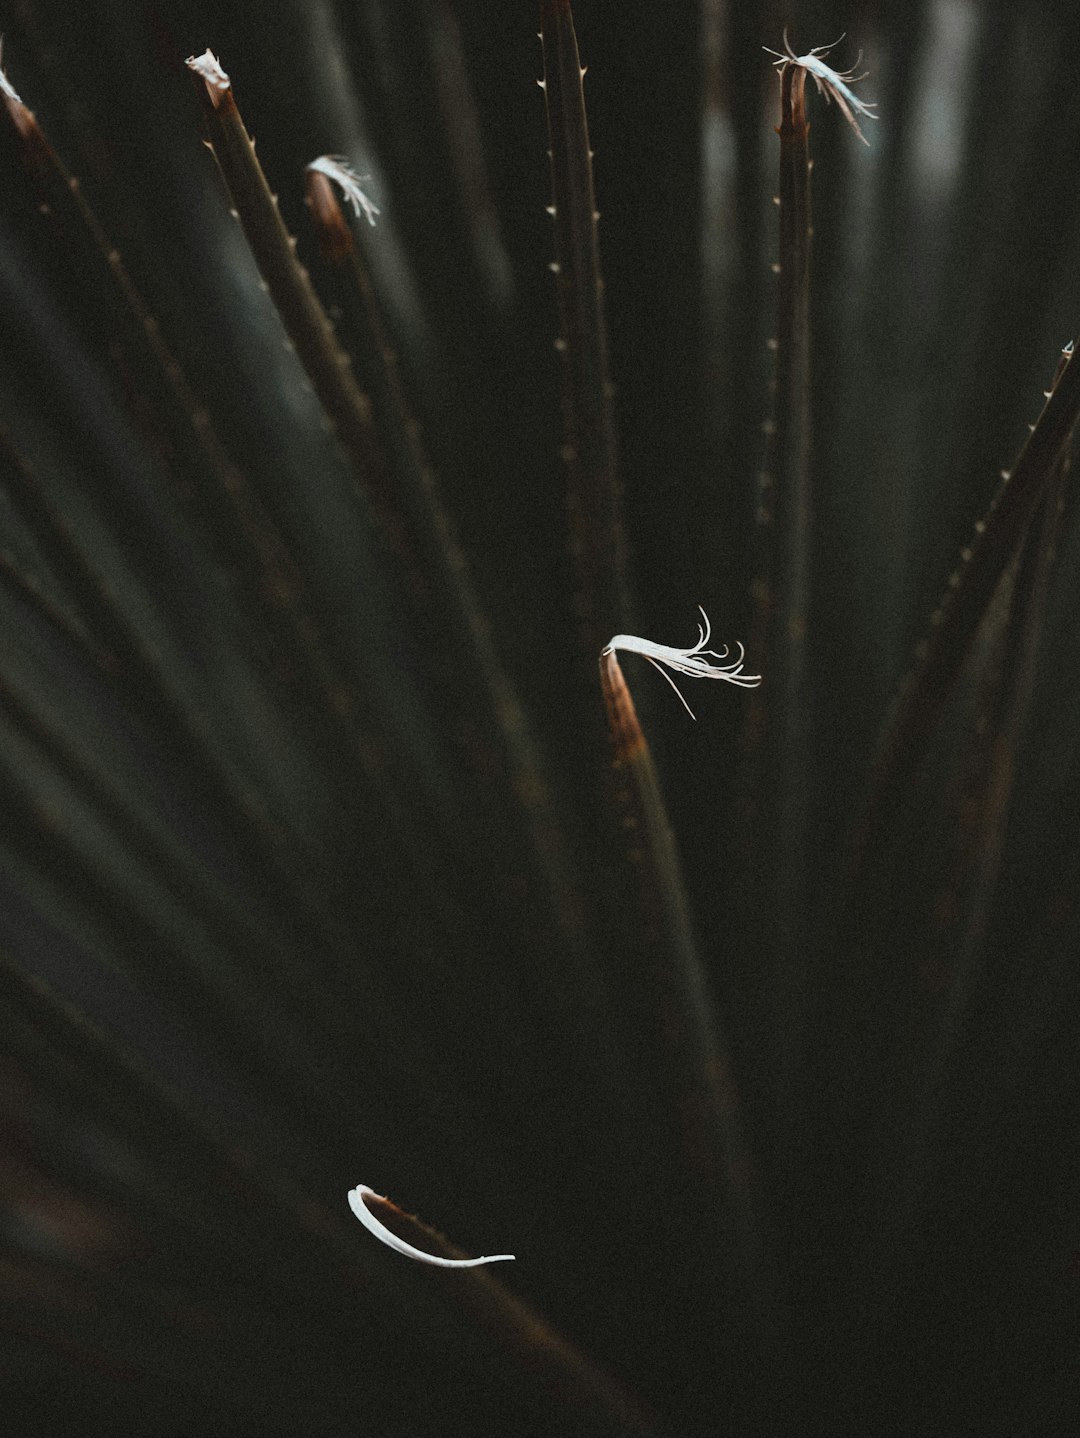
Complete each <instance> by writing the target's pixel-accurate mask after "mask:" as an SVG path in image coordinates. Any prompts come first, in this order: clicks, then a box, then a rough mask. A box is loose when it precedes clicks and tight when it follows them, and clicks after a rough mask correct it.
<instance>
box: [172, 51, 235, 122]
mask: <svg viewBox="0 0 1080 1438" xmlns="http://www.w3.org/2000/svg"><path fill="white" fill-rule="evenodd" d="M184 63H185V65H187V67H188V69H189V70H192V71H194V73H195V74H196V75H198V77H199V79H200V80H202V81H203V83H204V84H205V86H206V89H207V93H208V94H209V96H210V98H211V100H212V101H213V102H214V106H215V108H216V107H217V104H218V101H219V98H220V97H221V96H222V95H224V93H225V91H226V90H228V89H229V87H230V85H231V84H232V81H231V80H230V79H229V77H228V75H226V73H225V71H224V70H223V69H222V68H221V62H220V61H219V60H218V57H217V56H216V55H215V54H214V53H213V51H212V50H209V49H207V50H204V51H203V53H202V54H201V55H189V56H188V58H187V59H186V60H185V61H184Z"/></svg>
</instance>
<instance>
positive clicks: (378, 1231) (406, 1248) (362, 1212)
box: [349, 1183, 514, 1268]
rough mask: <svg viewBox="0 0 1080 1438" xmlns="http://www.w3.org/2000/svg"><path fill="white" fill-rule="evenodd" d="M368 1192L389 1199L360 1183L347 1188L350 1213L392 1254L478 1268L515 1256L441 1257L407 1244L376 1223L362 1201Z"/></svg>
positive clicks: (441, 1265) (445, 1265)
mask: <svg viewBox="0 0 1080 1438" xmlns="http://www.w3.org/2000/svg"><path fill="white" fill-rule="evenodd" d="M369 1194H370V1196H371V1197H372V1198H375V1199H380V1200H382V1202H384V1203H388V1202H389V1201H390V1200H389V1199H385V1198H383V1195H382V1194H380V1193H376V1192H375V1190H374V1189H372V1188H368V1187H367V1185H366V1184H363V1183H359V1184H357V1186H356V1187H355V1188H350V1189H349V1207H350V1208H351V1209H352V1211H353V1213H355V1214H356V1216H357V1218H358V1219H359V1220H360V1222H361V1223H362V1224H363V1225H364V1227H365V1228H366V1229H367V1230H368V1232H369V1233H373V1234H374V1235H375V1237H376V1238H377V1239H379V1241H380V1242H381V1243H385V1244H386V1246H387V1248H392V1249H393V1250H394V1252H395V1253H403V1254H404V1255H405V1257H406V1258H414V1259H415V1260H416V1261H417V1263H430V1264H432V1265H433V1266H434V1267H436V1268H478V1267H479V1266H480V1264H482V1263H508V1262H511V1261H512V1260H513V1258H514V1255H513V1254H512V1253H493V1254H491V1255H490V1256H489V1257H487V1258H440V1257H439V1256H438V1255H437V1254H434V1253H425V1252H424V1250H423V1249H422V1248H415V1247H414V1246H413V1245H412V1244H411V1243H406V1242H405V1240H404V1239H403V1238H399V1237H398V1236H397V1234H396V1233H393V1232H391V1230H390V1229H389V1228H387V1227H386V1225H385V1224H384V1223H380V1222H379V1220H378V1219H377V1218H376V1217H375V1215H374V1214H373V1213H372V1211H371V1209H370V1208H369V1207H368V1206H367V1203H366V1202H365V1199H366V1197H367V1196H368V1195H369Z"/></svg>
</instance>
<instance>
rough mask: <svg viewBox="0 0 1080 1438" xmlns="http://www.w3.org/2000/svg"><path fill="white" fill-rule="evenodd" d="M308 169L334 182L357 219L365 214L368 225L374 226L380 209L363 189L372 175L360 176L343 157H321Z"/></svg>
mask: <svg viewBox="0 0 1080 1438" xmlns="http://www.w3.org/2000/svg"><path fill="white" fill-rule="evenodd" d="M308 169H309V170H314V171H315V172H316V173H317V174H320V175H326V176H327V178H328V179H331V180H333V181H334V182H335V184H337V185H338V186H340V188H341V193H342V194H343V195H344V196H345V199H346V200H347V202H348V203H349V204H350V205H351V206H352V211H353V214H354V215H356V216H357V217H359V216H360V215H361V214H363V216H364V218H365V219H366V220H367V222H368V224H369V225H374V223H375V216H376V215H377V214H379V213H380V211H379V207H378V205H376V204H375V203H374V201H373V200H370V199H369V198H368V196H367V195H366V194H365V193H364V191H363V189H362V188H361V187H362V185H363V182H364V181H365V180H369V179H370V178H371V176H370V175H358V174H357V173H356V171H355V170H354V169H353V168H352V166H351V165H350V164H349V162H348V160H346V159H345V158H344V156H342V155H320V156H319V158H318V159H317V160H312V162H311V164H310V165H309V166H308Z"/></svg>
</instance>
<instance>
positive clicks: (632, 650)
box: [602, 604, 761, 719]
mask: <svg viewBox="0 0 1080 1438" xmlns="http://www.w3.org/2000/svg"><path fill="white" fill-rule="evenodd" d="M698 609H699V610H700V611H701V617H702V619H703V620H704V623H703V624H699V625H698V642H697V643H696V644H694V645H692V646H691V648H689V649H676V648H674V647H673V646H672V645H670V644H656V643H654V642H653V641H652V640H651V639H641V638H639V637H638V636H637V635H636V634H616V635H615V637H614V639H612V640H611V641H610V642H609V643H608V644H606V645H605V646H604V649H603V651H602V653H603V654H614V653H615V651H616V650H621V651H622V653H624V654H640V655H641V656H642V658H643V659H647V660H648V661H649V663H650V664H651V665H652V666H653V668H654V669H657V670H659V672H660V673H661V674H663V675H664V678H665V679H666V680H667V682H668V683H669V684H670V685H671V687H672V689H674V690H675V693H676V694H678V696H679V702H680V703H681V704H682V706H683V708H684V709H685V710H686V712H687V713H688V714H689V715H690V718H691V719H695V718H696V717H697V716H696V715H695V713H694V711H693V710H692V709H691V708H690V705H689V704H687V702H686V700H685V698H684V697H683V694H682V691H681V690H680V688H679V686H678V685H677V684H676V683H675V681H674V680H673V679H672V677H671V675H670V674H664V669H663V668H661V665H663V666H666V668H668V669H673V670H674V671H675V673H676V674H686V675H688V676H689V677H690V678H691V679H724V680H726V681H727V683H728V684H738V685H740V686H741V687H742V688H743V689H754V688H756V686H757V685H758V684H760V683H761V675H760V674H744V673H743V668H744V664H745V658H746V651H745V650H744V649H743V647H742V645H741V644H736V646H735V647H736V649H737V650H738V655H737V657H735V658H733V659H731V662H730V663H725V662H724V661H725V660H727V659H728V658H729V656H730V654H731V650H730V649H728V647H727V645H725V646H724V649H723V652H722V653H721V654H717V653H716V652H715V651H714V650H712V649H706V648H705V646H706V644H708V642H709V635H710V634H711V633H712V629H711V627H710V625H709V616H708V615H707V614H706V613H705V611H704V609H702V608H701V605H700V604H699V605H698ZM710 661H715V662H710Z"/></svg>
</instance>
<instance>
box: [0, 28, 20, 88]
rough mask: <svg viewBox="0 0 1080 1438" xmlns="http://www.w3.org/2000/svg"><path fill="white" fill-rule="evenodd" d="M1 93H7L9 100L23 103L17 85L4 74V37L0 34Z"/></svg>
mask: <svg viewBox="0 0 1080 1438" xmlns="http://www.w3.org/2000/svg"><path fill="white" fill-rule="evenodd" d="M0 95H6V96H7V97H8V99H9V100H14V101H15V103H16V105H21V104H22V100H21V99H20V98H19V96H18V95H17V94H16V93H15V86H14V85H13V84H12V83H11V81H10V80H9V79H8V77H7V76H6V75H5V74H4V38H3V36H2V35H0Z"/></svg>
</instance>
